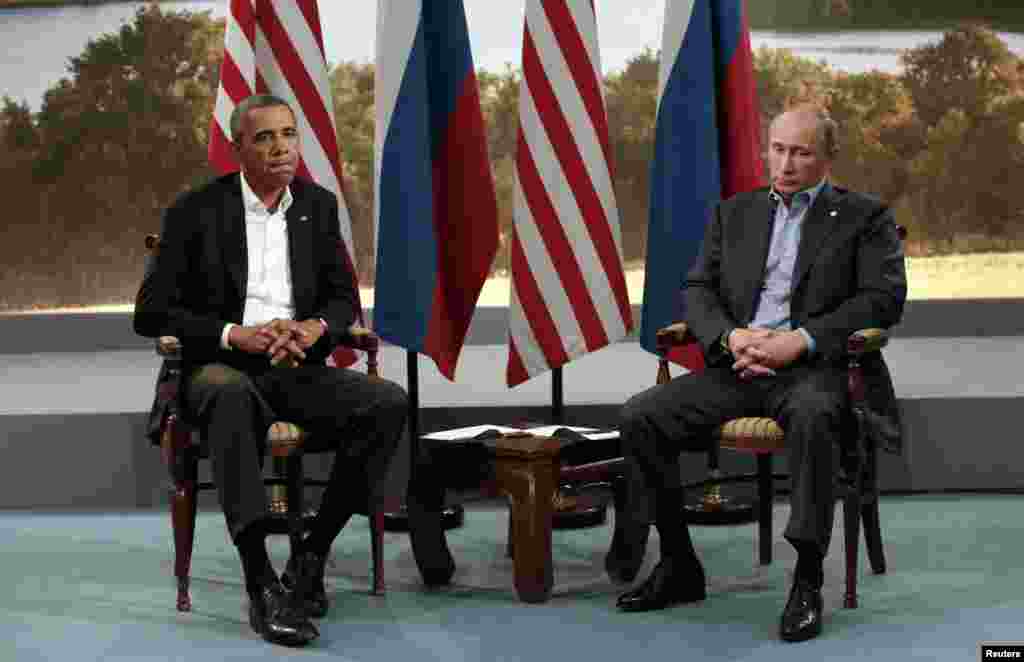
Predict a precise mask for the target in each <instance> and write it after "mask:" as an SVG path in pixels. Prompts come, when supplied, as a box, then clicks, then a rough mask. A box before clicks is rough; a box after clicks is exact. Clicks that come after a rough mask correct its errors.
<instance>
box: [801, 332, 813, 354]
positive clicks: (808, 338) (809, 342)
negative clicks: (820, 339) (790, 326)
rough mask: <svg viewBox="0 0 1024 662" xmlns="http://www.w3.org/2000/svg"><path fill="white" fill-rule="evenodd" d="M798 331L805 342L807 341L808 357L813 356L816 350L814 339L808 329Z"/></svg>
mask: <svg viewBox="0 0 1024 662" xmlns="http://www.w3.org/2000/svg"><path fill="white" fill-rule="evenodd" d="M797 331H799V332H800V334H801V335H803V337H804V340H806V341H807V356H813V355H814V348H815V342H814V338H813V337H812V336H811V334H810V333H808V332H807V329H805V328H804V327H800V328H799V329H797Z"/></svg>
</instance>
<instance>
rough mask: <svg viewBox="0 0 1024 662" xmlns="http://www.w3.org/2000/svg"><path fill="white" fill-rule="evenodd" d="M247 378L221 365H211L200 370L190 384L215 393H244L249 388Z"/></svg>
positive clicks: (238, 371) (243, 374) (239, 372)
mask: <svg viewBox="0 0 1024 662" xmlns="http://www.w3.org/2000/svg"><path fill="white" fill-rule="evenodd" d="M250 383H251V381H250V379H249V376H248V375H246V374H245V373H244V372H242V371H240V370H236V369H235V368H232V367H231V366H227V365H224V364H222V363H211V364H208V365H205V366H203V367H202V368H200V369H199V370H198V371H196V373H195V374H194V375H193V377H192V384H193V385H195V386H200V387H203V388H209V389H212V390H214V391H217V392H244V391H246V390H247V389H248V388H249V385H250Z"/></svg>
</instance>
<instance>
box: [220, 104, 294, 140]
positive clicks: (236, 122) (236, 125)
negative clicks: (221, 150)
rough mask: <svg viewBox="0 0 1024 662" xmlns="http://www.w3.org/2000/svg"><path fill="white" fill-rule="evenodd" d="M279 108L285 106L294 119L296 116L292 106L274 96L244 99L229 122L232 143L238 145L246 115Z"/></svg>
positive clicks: (236, 107) (232, 112)
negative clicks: (259, 109)
mask: <svg viewBox="0 0 1024 662" xmlns="http://www.w3.org/2000/svg"><path fill="white" fill-rule="evenodd" d="M277 106H284V107H285V108H287V109H288V110H289V111H290V112H291V114H292V116H293V117H294V116H295V111H294V110H292V107H291V104H289V103H288V102H287V101H285V100H284V99H282V98H281V97H279V96H276V95H274V94H254V95H252V96H251V97H246V98H245V99H242V101H241V103H239V104H238V105H237V106H235V109H234V110H233V111H231V120H230V122H229V126H230V128H231V142H233V143H236V142H238V139H239V137H241V135H242V118H243V117H245V114H246V113H248V112H249V111H250V110H253V109H254V108H275V107H277Z"/></svg>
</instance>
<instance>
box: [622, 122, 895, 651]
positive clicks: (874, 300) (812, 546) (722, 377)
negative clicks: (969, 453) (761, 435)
mask: <svg viewBox="0 0 1024 662" xmlns="http://www.w3.org/2000/svg"><path fill="white" fill-rule="evenodd" d="M769 143H770V144H769V162H770V171H771V187H770V188H768V189H761V190H757V191H752V192H749V193H741V194H739V195H736V196H734V197H733V198H731V199H729V200H726V201H724V202H722V203H721V204H719V205H718V206H717V207H716V209H715V210H714V213H713V214H712V218H711V219H710V222H709V224H708V226H707V230H706V233H705V236H704V243H703V246H702V248H701V252H700V255H699V256H698V258H697V261H696V263H695V264H694V266H693V268H692V269H691V271H690V273H689V275H688V277H687V288H686V292H685V295H686V316H687V323H688V326H689V328H690V330H691V331H692V332H693V334H694V335H695V336H696V338H697V339H698V341H699V342H700V344H701V346H702V349H703V352H704V356H705V363H706V368H705V369H704V370H703V371H702V372H700V373H690V374H685V375H682V376H680V377H677V378H676V379H674V380H672V381H671V382H670V383H668V384H665V385H662V386H656V387H654V388H652V389H649V390H647V391H645V392H643V393H640V394H638V395H637V396H634V397H633V398H632V399H630V400H629V402H627V403H626V405H625V407H624V409H623V412H622V421H621V433H622V444H623V447H624V449H625V452H626V454H627V455H628V456H629V457H630V458H631V460H632V461H634V462H635V466H636V467H637V468H638V469H639V471H640V474H641V475H642V476H643V482H644V483H645V484H646V487H647V488H649V489H651V490H653V491H654V495H655V509H654V510H655V512H654V518H655V524H656V527H657V530H658V533H659V536H660V539H661V559H660V562H659V563H658V565H657V567H656V568H655V569H654V571H653V572H652V574H651V576H650V577H649V578H648V579H647V580H646V581H645V582H643V583H642V584H641V585H640V586H639V587H638V588H636V589H634V590H632V591H629V592H627V593H625V594H623V595H622V596H620V598H619V601H618V605H619V607H620V608H621V609H623V610H626V611H643V610H649V609H661V608H664V607H667V606H669V605H671V604H675V603H683V602H695V601H698V600H703V599H704V597H705V577H704V570H703V568H702V566H701V564H700V561H699V560H698V558H697V555H696V552H695V551H694V549H693V545H692V543H691V541H690V535H689V531H688V530H687V527H686V525H685V523H682V519H681V517H682V516H681V513H682V505H683V495H682V490H681V489H680V487H679V484H680V470H679V452H680V451H681V450H688V451H706V450H707V449H708V446H709V443H710V435H709V433H710V432H711V430H712V429H713V428H714V427H716V426H718V425H721V424H722V423H724V422H725V421H726V420H728V419H730V418H737V417H744V416H770V417H772V418H775V419H776V420H777V421H778V422H779V424H780V425H781V427H782V428H783V430H784V431H785V434H786V446H787V450H788V452H789V467H790V469H791V471H792V498H791V513H790V519H789V523H788V526H787V527H786V531H785V536H786V539H787V540H789V541H790V543H791V544H792V545H793V546H794V547H795V548H796V549H797V553H798V561H797V564H796V570H795V573H794V584H793V588H792V590H791V592H790V597H789V600H788V601H787V603H786V607H785V608H784V610H783V614H782V618H781V623H780V636H781V637H782V638H783V639H785V640H787V641H799V640H804V639H809V638H811V637H814V636H817V635H818V634H819V633H820V631H821V619H822V603H821V585H822V579H823V577H822V574H823V571H822V564H823V560H824V557H825V554H826V551H827V549H828V544H829V539H830V537H831V531H832V520H833V506H834V495H833V480H834V478H835V475H836V471H837V466H838V456H839V454H838V444H839V441H840V437H841V433H842V430H843V426H844V423H845V421H844V415H845V414H846V405H845V403H846V386H845V379H846V374H845V364H844V363H843V362H842V361H841V360H839V359H840V358H841V356H842V354H843V352H844V349H845V344H846V339H847V336H848V335H849V334H850V333H852V332H854V331H856V330H858V329H862V328H868V327H890V326H892V325H894V324H896V323H897V322H898V321H899V319H900V316H901V314H902V310H903V303H904V300H905V298H906V292H907V285H906V274H905V271H904V265H903V253H902V248H901V245H900V241H899V237H898V235H897V227H896V224H895V222H894V219H893V215H892V212H891V211H890V210H889V209H888V208H886V207H885V206H884V205H882V204H881V203H879V202H878V201H876V200H874V199H872V198H869V197H867V196H864V195H860V194H857V193H854V192H851V191H846V190H843V189H841V188H839V187H836V186H833V185H831V184H830V183H829V181H828V175H829V171H830V167H831V164H832V161H833V159H834V158H835V155H836V152H837V144H836V126H835V123H834V122H832V120H830V119H829V118H828V117H827V116H826V115H824V114H823V113H822V112H820V111H816V110H813V109H809V108H800V109H795V110H792V111H789V112H786V113H783V114H781V115H780V116H778V117H777V118H775V120H774V121H773V122H772V125H771V132H770V140H769ZM865 370H866V372H867V374H868V375H869V376H870V379H872V380H873V382H875V383H876V384H879V385H880V386H881V392H882V393H883V402H881V403H880V405H881V407H882V409H883V411H885V412H887V413H891V412H892V411H894V408H895V399H894V396H893V391H892V384H891V382H890V380H889V375H888V372H887V370H886V368H885V365H884V363H883V362H882V360H881V357H873V358H872V359H870V361H869V365H865Z"/></svg>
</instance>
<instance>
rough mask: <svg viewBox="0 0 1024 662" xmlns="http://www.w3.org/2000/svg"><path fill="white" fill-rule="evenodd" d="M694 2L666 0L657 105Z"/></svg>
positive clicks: (666, 82)
mask: <svg viewBox="0 0 1024 662" xmlns="http://www.w3.org/2000/svg"><path fill="white" fill-rule="evenodd" d="M695 1H696V0H667V2H666V6H665V25H664V27H663V28H662V33H661V44H662V45H661V66H660V69H659V71H658V105H659V106H660V105H661V97H662V96H664V94H665V86H666V85H668V77H669V75H670V74H671V73H672V67H673V66H674V65H675V63H676V58H677V57H678V56H679V49H680V48H682V47H683V37H684V36H685V35H686V30H687V29H688V28H689V26H690V16H692V15H693V4H694V2H695Z"/></svg>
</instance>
